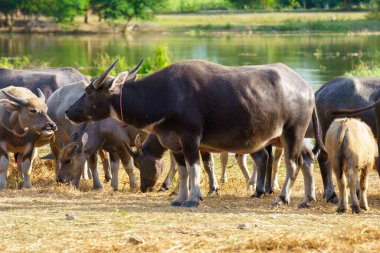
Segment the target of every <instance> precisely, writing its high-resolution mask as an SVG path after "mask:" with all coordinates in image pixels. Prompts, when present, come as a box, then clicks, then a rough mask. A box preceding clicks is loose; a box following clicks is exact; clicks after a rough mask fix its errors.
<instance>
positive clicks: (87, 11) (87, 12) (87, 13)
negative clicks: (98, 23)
mask: <svg viewBox="0 0 380 253" xmlns="http://www.w3.org/2000/svg"><path fill="white" fill-rule="evenodd" d="M88 16H89V10H86V13H85V14H84V22H85V23H86V24H88Z"/></svg>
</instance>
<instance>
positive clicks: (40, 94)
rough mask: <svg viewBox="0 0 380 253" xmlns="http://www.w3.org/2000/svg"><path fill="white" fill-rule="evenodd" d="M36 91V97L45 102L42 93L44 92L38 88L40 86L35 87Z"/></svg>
mask: <svg viewBox="0 0 380 253" xmlns="http://www.w3.org/2000/svg"><path fill="white" fill-rule="evenodd" d="M37 92H38V97H39V98H40V99H41V100H42V101H44V102H45V100H46V97H45V95H44V93H42V91H41V90H40V88H37Z"/></svg>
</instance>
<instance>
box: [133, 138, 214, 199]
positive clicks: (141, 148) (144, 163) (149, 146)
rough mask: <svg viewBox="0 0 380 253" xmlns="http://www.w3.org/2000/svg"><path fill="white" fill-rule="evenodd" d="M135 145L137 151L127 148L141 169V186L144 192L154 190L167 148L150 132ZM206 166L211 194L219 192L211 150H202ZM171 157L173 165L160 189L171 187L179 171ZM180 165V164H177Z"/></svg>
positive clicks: (171, 155) (172, 155)
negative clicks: (143, 139) (142, 140)
mask: <svg viewBox="0 0 380 253" xmlns="http://www.w3.org/2000/svg"><path fill="white" fill-rule="evenodd" d="M135 146H136V148H137V151H135V152H134V151H132V149H131V148H129V147H128V145H127V149H128V152H129V154H130V155H131V156H132V158H133V162H134V164H135V166H136V167H137V168H139V170H140V178H141V186H140V189H141V191H142V192H146V191H147V190H152V189H153V187H154V185H155V184H156V182H157V179H158V176H159V175H160V173H161V166H162V165H161V161H162V159H163V156H164V153H165V151H167V148H165V147H163V146H162V144H161V143H160V141H159V140H158V138H157V136H156V135H154V134H150V135H149V136H148V138H147V139H146V140H145V141H144V142H143V143H141V138H137V139H136V141H135ZM200 154H201V157H202V161H203V165H204V168H205V170H206V173H207V175H208V178H209V192H208V194H209V195H212V194H214V193H217V192H218V190H219V185H218V181H217V179H216V176H215V169H214V159H213V156H212V154H211V153H209V152H202V151H201V152H200ZM170 157H173V158H174V154H173V153H171V154H170ZM173 162H174V161H173V159H172V158H171V165H170V170H169V173H168V176H167V177H166V179H165V182H164V184H163V185H162V186H161V188H160V190H161V191H162V190H167V189H169V186H170V182H171V180H172V178H173V177H174V175H175V174H176V172H177V168H175V167H176V166H175V165H176V162H174V163H173ZM177 165H180V164H177Z"/></svg>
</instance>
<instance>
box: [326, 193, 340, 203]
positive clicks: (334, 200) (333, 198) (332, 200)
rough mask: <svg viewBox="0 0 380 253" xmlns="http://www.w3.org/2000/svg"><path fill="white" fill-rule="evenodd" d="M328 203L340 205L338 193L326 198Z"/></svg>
mask: <svg viewBox="0 0 380 253" xmlns="http://www.w3.org/2000/svg"><path fill="white" fill-rule="evenodd" d="M326 201H327V203H331V204H337V203H338V196H336V193H335V192H333V193H332V194H331V195H330V196H326Z"/></svg>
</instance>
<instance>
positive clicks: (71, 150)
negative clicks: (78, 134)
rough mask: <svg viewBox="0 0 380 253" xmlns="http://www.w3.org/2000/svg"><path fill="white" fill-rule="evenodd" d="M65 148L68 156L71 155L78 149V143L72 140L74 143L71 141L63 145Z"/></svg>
mask: <svg viewBox="0 0 380 253" xmlns="http://www.w3.org/2000/svg"><path fill="white" fill-rule="evenodd" d="M65 149H67V151H66V152H67V155H68V156H73V155H74V152H75V151H77V150H79V145H78V143H76V142H74V143H71V144H69V145H67V146H66V147H65Z"/></svg>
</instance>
